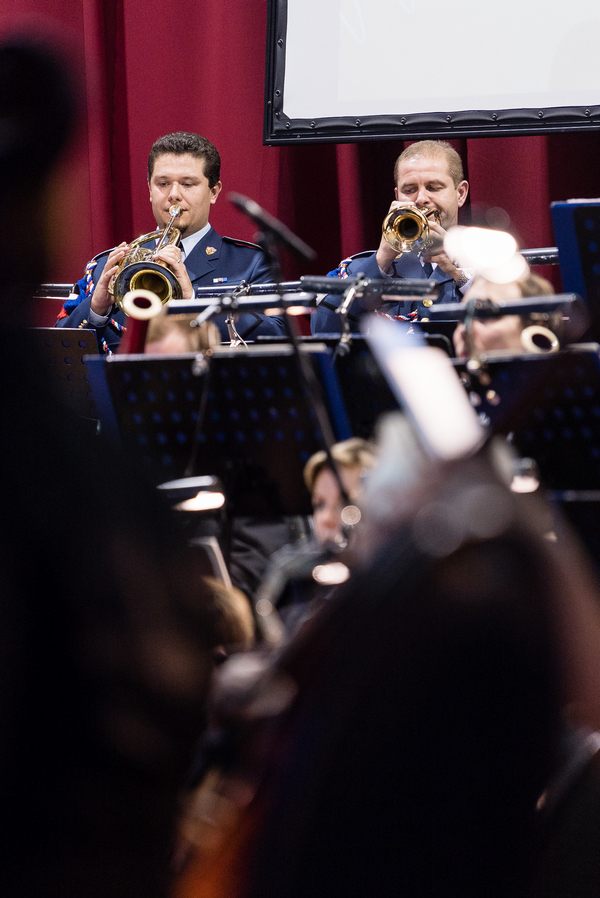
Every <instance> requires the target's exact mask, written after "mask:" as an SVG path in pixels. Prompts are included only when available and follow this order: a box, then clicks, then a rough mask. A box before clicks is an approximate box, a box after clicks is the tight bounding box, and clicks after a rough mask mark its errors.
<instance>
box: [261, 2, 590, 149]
mask: <svg viewBox="0 0 600 898" xmlns="http://www.w3.org/2000/svg"><path fill="white" fill-rule="evenodd" d="M287 4H288V0H268V9H267V45H266V65H265V104H264V126H263V143H264V144H265V145H266V146H285V145H288V144H300V143H357V142H359V141H363V140H386V139H389V140H409V141H410V140H424V139H428V138H434V139H443V140H460V139H462V138H467V137H507V136H515V137H517V136H531V135H536V134H538V135H544V134H557V133H560V134H564V133H571V132H586V131H598V130H600V105H594V106H590V105H588V106H551V107H534V108H529V109H497V110H494V109H476V110H468V111H457V112H437V113H431V112H428V113H410V114H406V115H402V114H398V115H378V116H351V115H349V116H343V117H336V118H318V117H315V118H310V119H308V118H306V119H299V118H296V119H291V118H289V117H288V116H287V115H286V114H285V113H284V111H283V94H284V83H285V54H286V36H287Z"/></svg>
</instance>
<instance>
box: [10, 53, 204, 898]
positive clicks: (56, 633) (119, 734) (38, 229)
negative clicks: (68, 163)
mask: <svg viewBox="0 0 600 898" xmlns="http://www.w3.org/2000/svg"><path fill="white" fill-rule="evenodd" d="M75 112H76V105H75V100H74V92H73V91H72V89H71V87H70V84H69V78H68V76H67V74H66V68H65V67H64V66H63V64H62V63H61V62H59V61H57V60H56V58H55V57H54V55H53V54H52V53H51V52H50V51H48V50H47V49H45V48H44V47H43V46H40V45H39V44H36V43H31V42H28V41H26V40H14V41H11V42H6V43H4V44H2V45H0V223H1V224H0V242H1V245H2V252H1V253H0V291H1V293H0V296H1V300H2V303H3V310H2V327H1V329H0V378H1V380H2V386H3V399H2V404H1V406H0V428H1V430H2V434H3V438H2V440H1V441H0V494H1V495H2V516H1V517H0V591H1V595H2V599H1V604H0V842H1V844H2V846H3V863H2V868H1V870H0V893H1V894H2V895H3V896H6V898H16V896H24V895H27V896H31V898H34V896H45V898H59V896H60V898H106V896H108V895H110V896H112V898H135V896H139V898H142V896H143V898H164V896H165V895H166V894H167V891H168V883H169V879H170V856H171V849H172V840H173V831H174V819H175V810H176V797H177V787H178V785H179V784H180V782H181V781H182V778H183V774H184V771H185V770H186V768H187V765H188V763H189V758H190V756H191V747H192V744H193V742H194V741H195V739H196V737H197V735H198V731H199V728H200V725H201V722H202V720H203V710H204V700H205V695H206V689H207V682H208V677H209V675H210V672H211V668H212V658H211V650H212V648H213V647H214V646H212V645H211V644H210V634H209V630H208V629H207V627H206V622H207V619H211V620H212V619H213V618H214V617H215V614H213V612H212V611H211V610H210V598H209V596H208V593H207V588H206V586H205V584H204V581H203V580H202V579H201V578H200V577H199V576H198V572H197V568H196V566H195V563H194V560H193V558H192V557H191V556H190V555H189V553H187V551H186V550H185V548H184V544H183V542H182V540H181V539H180V534H179V532H178V531H177V530H176V529H175V527H174V523H173V519H172V517H171V516H170V513H169V512H168V511H167V509H166V508H165V507H163V505H162V504H161V503H160V502H159V499H158V497H157V496H156V495H155V493H154V492H153V491H151V490H149V488H148V487H147V484H146V483H145V482H144V481H143V480H141V479H140V477H139V473H138V472H137V471H135V470H133V469H132V468H130V466H129V464H128V462H127V459H125V458H123V457H121V456H120V454H119V453H118V451H117V450H116V449H115V448H114V447H109V446H108V445H106V444H105V443H104V442H103V441H102V440H101V439H100V438H99V437H96V436H92V434H91V432H90V429H89V428H86V427H85V426H84V425H83V424H82V422H81V420H80V419H78V418H76V417H75V416H74V415H72V414H71V413H70V412H69V411H68V410H67V409H66V408H65V407H64V406H63V405H62V404H61V403H60V401H59V400H58V399H57V398H56V396H55V395H54V394H53V393H52V392H51V391H50V390H49V389H47V380H48V379H47V377H45V375H44V368H43V365H41V364H40V360H39V357H38V354H37V349H36V345H35V344H34V342H33V341H32V340H30V339H29V338H28V334H27V332H26V331H24V330H23V329H22V328H20V327H19V325H21V324H22V323H23V322H24V321H25V318H26V315H25V310H26V302H27V299H28V298H29V296H30V295H31V287H32V285H33V284H34V283H35V282H36V281H41V280H42V279H43V274H44V256H45V250H44V247H45V242H44V235H45V231H44V229H45V225H46V214H47V210H46V208H45V204H46V197H45V190H46V186H47V184H48V180H49V178H50V177H51V173H52V166H53V164H54V162H55V161H56V159H57V156H58V154H59V152H60V149H61V147H62V146H63V145H64V142H65V141H66V140H67V139H68V134H69V127H70V124H71V122H72V120H73V117H74V115H75ZM217 614H218V612H217ZM213 629H214V628H213Z"/></svg>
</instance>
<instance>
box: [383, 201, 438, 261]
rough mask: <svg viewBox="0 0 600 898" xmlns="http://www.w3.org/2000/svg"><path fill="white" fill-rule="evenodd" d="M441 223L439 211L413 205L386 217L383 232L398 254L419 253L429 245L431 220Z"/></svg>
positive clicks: (394, 210) (395, 210)
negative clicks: (432, 218)
mask: <svg viewBox="0 0 600 898" xmlns="http://www.w3.org/2000/svg"><path fill="white" fill-rule="evenodd" d="M432 216H433V217H434V218H435V220H436V221H437V223H438V224H439V223H440V213H439V212H438V210H437V209H427V208H426V207H424V206H423V207H421V208H419V207H418V206H413V205H412V204H407V205H405V206H399V207H398V208H397V209H392V211H391V212H388V214H387V215H386V217H385V219H384V221H383V226H382V228H381V232H382V234H383V236H384V239H385V240H386V242H387V243H389V245H390V246H391V247H393V248H394V249H395V250H396V251H397V252H398V253H417V252H420V250H422V249H425V247H426V246H427V245H428V244H429V242H430V241H429V219H430V218H431V217H432Z"/></svg>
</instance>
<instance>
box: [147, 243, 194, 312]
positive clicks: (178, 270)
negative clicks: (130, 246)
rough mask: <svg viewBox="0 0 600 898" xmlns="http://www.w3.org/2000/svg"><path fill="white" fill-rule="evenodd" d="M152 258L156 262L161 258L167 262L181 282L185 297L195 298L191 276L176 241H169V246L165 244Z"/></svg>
mask: <svg viewBox="0 0 600 898" xmlns="http://www.w3.org/2000/svg"><path fill="white" fill-rule="evenodd" d="M152 258H153V259H154V261H155V262H157V261H159V260H160V261H161V262H166V263H167V265H168V266H169V268H170V269H171V270H172V272H173V274H174V275H175V277H176V278H177V280H178V281H179V283H180V284H181V292H182V294H183V299H193V298H194V288H193V286H192V282H191V281H190V276H189V274H188V272H187V268H186V267H185V262H182V261H181V249H180V248H179V247H178V246H176V245H175V244H174V243H169V244H168V245H167V246H163V248H162V249H161V250H159V251H158V252H157V253H155V254H154V255H153V256H152Z"/></svg>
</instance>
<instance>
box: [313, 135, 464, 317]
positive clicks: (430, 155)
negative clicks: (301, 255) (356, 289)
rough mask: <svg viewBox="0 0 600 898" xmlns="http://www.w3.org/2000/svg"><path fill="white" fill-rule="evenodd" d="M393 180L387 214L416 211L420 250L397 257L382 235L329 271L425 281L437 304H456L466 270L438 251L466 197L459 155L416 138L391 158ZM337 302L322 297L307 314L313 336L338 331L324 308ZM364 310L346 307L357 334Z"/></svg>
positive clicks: (405, 309) (394, 310)
mask: <svg viewBox="0 0 600 898" xmlns="http://www.w3.org/2000/svg"><path fill="white" fill-rule="evenodd" d="M394 181H395V184H396V187H395V190H394V195H395V199H394V201H393V202H392V204H391V206H390V208H389V211H388V214H389V212H392V211H394V210H396V209H399V208H400V207H401V206H406V205H407V204H411V205H413V206H417V207H418V208H419V209H421V210H422V211H423V212H424V214H425V215H427V219H428V228H429V236H428V241H429V242H428V244H427V246H426V248H425V249H423V250H422V251H421V252H420V253H415V252H404V253H402V254H401V255H398V250H397V249H394V248H393V247H392V246H391V245H390V244H389V243H388V241H387V240H386V239H385V237H383V236H382V238H381V243H380V244H379V249H378V250H377V251H376V252H364V253H358V255H355V256H352V257H351V258H350V259H345V260H344V261H343V262H342V263H341V265H340V267H339V268H338V269H336V271H335V272H332V273H333V274H335V275H337V276H338V277H356V276H357V275H358V274H359V273H360V272H362V273H363V274H364V275H365V276H366V277H368V278H385V277H393V278H418V279H422V278H430V279H433V280H435V281H438V283H439V285H440V292H439V297H438V300H437V301H438V302H460V300H461V299H462V293H461V291H462V290H463V289H465V288H466V286H467V285H468V283H469V281H470V272H465V271H463V270H461V269H460V268H458V267H457V266H456V265H455V264H454V262H453V261H452V260H451V259H449V258H448V256H447V255H446V253H445V252H444V249H443V242H444V237H445V235H446V231H447V230H449V228H452V227H454V225H456V224H458V210H459V209H460V208H461V206H463V205H464V203H465V201H466V199H467V195H468V193H469V184H468V182H467V181H465V179H464V174H463V166H462V162H461V158H460V156H459V155H458V153H457V152H456V151H455V150H454V149H453V148H452V147H451V146H450V144H448V143H446V142H444V141H435V140H422V141H420V142H419V143H414V144H411V145H410V146H409V147H407V148H406V149H405V150H404V152H403V153H402V154H401V155H400V156H399V157H398V159H397V160H396V165H395V167H394ZM434 213H437V214H434ZM340 301H341V297H340V296H339V295H338V296H335V295H333V294H332V295H328V296H327V297H326V298H325V300H324V302H323V303H322V304H321V305H320V306H319V308H318V309H316V311H315V312H313V314H312V316H311V325H312V332H313V333H339V331H340V316H339V315H337V314H336V312H335V310H334V309H332V308H328V306H334V307H337V306H338V305H339V304H340ZM365 311H366V309H365V308H364V307H362V306H361V305H360V302H359V301H358V300H355V301H354V303H353V305H352V308H351V328H352V330H354V331H356V330H358V319H359V318H360V316H361V315H362V314H363V313H364V312H365ZM385 311H386V312H388V314H391V315H407V314H408V313H410V312H415V311H416V312H417V316H418V317H419V318H422V317H427V312H426V308H425V307H424V306H423V303H417V302H402V301H400V302H395V303H393V304H392V305H391V306H390V304H386V308H385ZM352 319H354V320H352Z"/></svg>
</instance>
